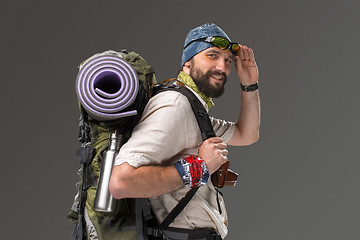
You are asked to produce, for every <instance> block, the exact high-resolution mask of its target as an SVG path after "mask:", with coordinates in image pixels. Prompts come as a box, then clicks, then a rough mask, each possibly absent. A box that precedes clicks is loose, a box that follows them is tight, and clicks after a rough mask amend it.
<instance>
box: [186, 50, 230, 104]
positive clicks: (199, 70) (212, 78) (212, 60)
mask: <svg viewBox="0 0 360 240" xmlns="http://www.w3.org/2000/svg"><path fill="white" fill-rule="evenodd" d="M232 61H233V55H232V53H230V51H229V50H225V51H224V50H221V49H219V48H217V47H212V48H208V49H206V50H204V51H202V52H200V53H198V54H196V55H195V56H194V57H193V58H192V59H191V60H190V61H189V62H188V66H189V73H188V74H189V75H190V76H191V77H192V79H193V80H194V82H195V84H196V86H197V87H198V89H199V91H200V92H202V93H203V94H204V95H206V96H208V97H214V98H217V97H220V96H221V95H222V94H223V93H224V86H225V83H226V81H227V76H228V75H229V74H230V69H231V62H232Z"/></svg>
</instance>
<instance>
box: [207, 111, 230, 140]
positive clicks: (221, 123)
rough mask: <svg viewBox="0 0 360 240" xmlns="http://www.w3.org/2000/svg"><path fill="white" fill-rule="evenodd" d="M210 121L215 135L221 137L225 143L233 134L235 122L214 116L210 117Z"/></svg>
mask: <svg viewBox="0 0 360 240" xmlns="http://www.w3.org/2000/svg"><path fill="white" fill-rule="evenodd" d="M210 121H211V124H212V125H213V129H214V132H215V134H216V136H218V137H221V138H222V139H223V140H224V142H225V143H227V142H228V141H230V139H231V138H232V136H233V135H234V132H235V124H236V123H234V122H230V121H225V120H222V119H218V118H214V117H210Z"/></svg>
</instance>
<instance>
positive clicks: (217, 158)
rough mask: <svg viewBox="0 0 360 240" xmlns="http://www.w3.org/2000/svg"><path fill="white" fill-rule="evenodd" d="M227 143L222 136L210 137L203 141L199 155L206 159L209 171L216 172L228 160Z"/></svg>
mask: <svg viewBox="0 0 360 240" xmlns="http://www.w3.org/2000/svg"><path fill="white" fill-rule="evenodd" d="M226 148H227V145H226V143H224V142H223V139H222V138H219V137H214V138H209V139H207V140H205V141H204V142H203V144H202V145H201V147H200V149H199V156H200V157H202V158H203V159H204V160H205V163H206V166H207V168H208V171H209V172H210V174H211V173H213V172H215V171H216V170H217V169H218V168H219V167H220V166H221V165H222V164H224V163H225V162H226V161H228V158H227V156H228V150H227V149H226Z"/></svg>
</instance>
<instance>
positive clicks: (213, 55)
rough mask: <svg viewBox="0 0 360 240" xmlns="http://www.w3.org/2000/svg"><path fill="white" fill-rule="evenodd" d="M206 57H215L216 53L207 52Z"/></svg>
mask: <svg viewBox="0 0 360 240" xmlns="http://www.w3.org/2000/svg"><path fill="white" fill-rule="evenodd" d="M208 57H209V58H216V54H215V53H209V54H208Z"/></svg>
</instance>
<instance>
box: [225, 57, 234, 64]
mask: <svg viewBox="0 0 360 240" xmlns="http://www.w3.org/2000/svg"><path fill="white" fill-rule="evenodd" d="M232 61H233V60H232V59H231V58H227V59H225V62H227V63H229V64H231V63H232Z"/></svg>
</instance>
